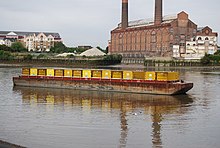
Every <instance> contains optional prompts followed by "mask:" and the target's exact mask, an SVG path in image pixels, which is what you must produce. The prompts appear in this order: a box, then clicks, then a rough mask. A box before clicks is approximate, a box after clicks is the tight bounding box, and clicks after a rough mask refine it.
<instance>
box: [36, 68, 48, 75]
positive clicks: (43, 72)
mask: <svg viewBox="0 0 220 148" xmlns="http://www.w3.org/2000/svg"><path fill="white" fill-rule="evenodd" d="M46 73H47V70H46V69H38V70H37V75H38V76H46Z"/></svg>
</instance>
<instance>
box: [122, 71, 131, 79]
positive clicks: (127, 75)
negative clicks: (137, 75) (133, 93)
mask: <svg viewBox="0 0 220 148" xmlns="http://www.w3.org/2000/svg"><path fill="white" fill-rule="evenodd" d="M123 79H125V80H132V79H133V72H132V71H123Z"/></svg>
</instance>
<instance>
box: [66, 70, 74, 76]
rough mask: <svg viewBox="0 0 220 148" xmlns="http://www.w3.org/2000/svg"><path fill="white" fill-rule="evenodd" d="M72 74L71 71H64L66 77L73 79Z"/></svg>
mask: <svg viewBox="0 0 220 148" xmlns="http://www.w3.org/2000/svg"><path fill="white" fill-rule="evenodd" d="M72 73H73V72H72V70H71V69H64V77H72Z"/></svg>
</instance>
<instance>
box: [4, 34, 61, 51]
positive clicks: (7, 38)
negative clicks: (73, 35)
mask: <svg viewBox="0 0 220 148" xmlns="http://www.w3.org/2000/svg"><path fill="white" fill-rule="evenodd" d="M16 41H19V42H21V43H22V44H23V45H24V46H25V47H26V48H27V49H28V51H39V52H44V51H50V48H51V47H53V46H54V43H55V42H62V39H61V37H60V35H59V33H49V32H19V31H0V44H5V45H7V46H9V47H10V46H11V44H12V43H13V42H16Z"/></svg>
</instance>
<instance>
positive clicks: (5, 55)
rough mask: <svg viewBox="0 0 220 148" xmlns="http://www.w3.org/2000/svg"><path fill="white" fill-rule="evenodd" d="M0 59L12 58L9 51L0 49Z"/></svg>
mask: <svg viewBox="0 0 220 148" xmlns="http://www.w3.org/2000/svg"><path fill="white" fill-rule="evenodd" d="M0 59H1V60H11V59H13V56H12V55H11V53H10V52H9V51H3V50H0Z"/></svg>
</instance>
